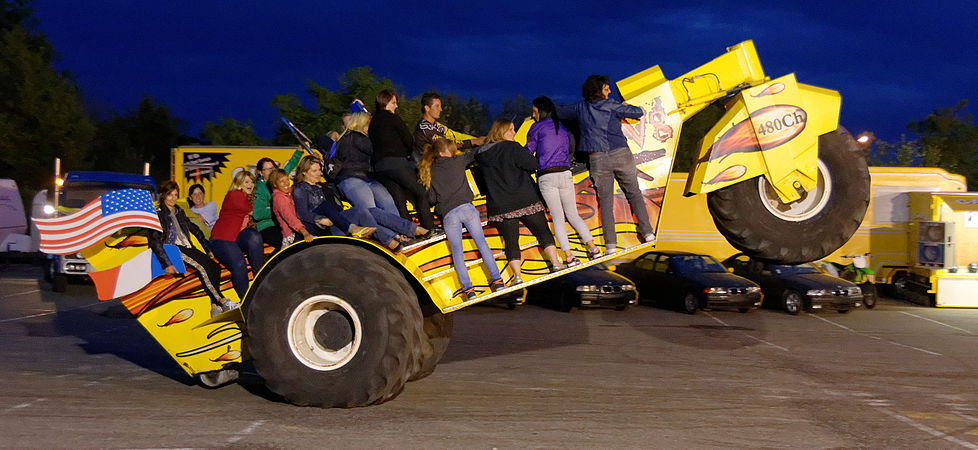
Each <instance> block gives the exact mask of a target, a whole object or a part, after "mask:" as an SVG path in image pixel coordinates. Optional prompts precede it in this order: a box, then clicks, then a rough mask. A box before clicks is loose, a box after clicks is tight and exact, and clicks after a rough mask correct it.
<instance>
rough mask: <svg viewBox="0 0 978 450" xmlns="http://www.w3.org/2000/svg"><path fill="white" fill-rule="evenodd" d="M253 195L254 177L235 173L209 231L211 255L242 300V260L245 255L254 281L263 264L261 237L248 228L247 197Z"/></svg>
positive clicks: (245, 277)
mask: <svg viewBox="0 0 978 450" xmlns="http://www.w3.org/2000/svg"><path fill="white" fill-rule="evenodd" d="M254 191H255V175H254V174H252V173H251V172H249V171H247V170H242V171H240V172H238V173H236V174H235V175H234V179H233V180H232V181H231V189H230V190H229V191H228V193H227V195H226V196H224V202H223V203H222V204H221V214H220V215H219V216H218V218H217V223H215V224H214V228H213V229H212V230H211V247H212V248H213V249H214V255H215V256H217V261H218V262H220V263H221V264H223V265H224V267H226V268H227V269H228V270H229V271H230V272H231V284H232V285H233V286H234V291H235V292H237V293H238V298H239V299H243V298H244V296H245V293H246V292H248V267H247V265H246V264H245V256H246V255H247V258H248V263H250V264H251V274H252V275H253V276H256V277H257V276H258V271H259V270H260V269H261V266H262V265H264V264H265V248H264V243H263V242H262V239H261V234H260V233H259V232H258V230H257V229H255V228H254V225H252V224H251V222H252V218H251V212H252V211H253V210H254V206H253V205H252V200H251V199H250V198H249V197H250V196H253V195H254Z"/></svg>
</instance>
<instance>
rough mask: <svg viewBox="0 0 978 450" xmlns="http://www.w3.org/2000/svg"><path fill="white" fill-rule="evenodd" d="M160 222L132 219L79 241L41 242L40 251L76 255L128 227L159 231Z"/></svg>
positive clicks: (112, 224) (100, 230) (97, 231)
mask: <svg viewBox="0 0 978 450" xmlns="http://www.w3.org/2000/svg"><path fill="white" fill-rule="evenodd" d="M158 226H159V221H158V220H157V221H151V220H147V219H132V220H123V221H116V222H112V223H107V224H104V225H103V226H102V227H100V228H98V229H96V230H93V231H92V232H91V233H89V234H88V235H87V237H86V238H85V239H82V240H78V239H77V238H75V239H66V240H62V239H58V240H45V239H42V240H41V245H40V250H41V251H42V252H45V253H54V252H58V253H60V254H68V253H75V252H78V251H81V250H84V249H85V248H88V247H91V246H92V245H95V244H97V243H99V242H100V241H102V240H103V239H105V238H107V237H109V236H111V235H112V233H115V232H116V231H118V230H120V229H122V228H126V227H144V228H154V229H158V228H157V227H158Z"/></svg>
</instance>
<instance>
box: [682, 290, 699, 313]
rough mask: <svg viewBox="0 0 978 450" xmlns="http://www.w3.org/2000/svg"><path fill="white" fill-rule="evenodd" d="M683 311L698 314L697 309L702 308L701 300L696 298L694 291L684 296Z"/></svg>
mask: <svg viewBox="0 0 978 450" xmlns="http://www.w3.org/2000/svg"><path fill="white" fill-rule="evenodd" d="M682 306H683V312H684V313H686V314H696V311H697V310H699V309H700V300H699V299H698V298H696V294H694V293H692V292H687V293H686V296H685V297H683V305H682Z"/></svg>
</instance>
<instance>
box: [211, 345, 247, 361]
mask: <svg viewBox="0 0 978 450" xmlns="http://www.w3.org/2000/svg"><path fill="white" fill-rule="evenodd" d="M240 357H241V352H240V351H238V350H231V346H230V345H229V346H228V351H226V352H224V354H223V355H221V356H218V357H217V359H212V360H211V362H222V361H234V360H236V359H238V358H240Z"/></svg>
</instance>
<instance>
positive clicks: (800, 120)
mask: <svg viewBox="0 0 978 450" xmlns="http://www.w3.org/2000/svg"><path fill="white" fill-rule="evenodd" d="M807 119H808V115H807V113H805V110H803V109H801V108H799V107H797V106H795V105H771V106H765V107H764V108H761V109H759V110H757V111H755V112H754V113H753V114H751V116H750V118H749V119H747V120H744V121H742V122H740V123H738V124H736V125H734V126H733V127H731V128H730V129H729V130H727V132H726V133H723V136H720V139H717V141H716V143H714V144H713V150H712V151H711V152H710V161H722V160H724V159H725V158H726V157H728V156H730V155H732V154H734V153H750V152H759V151H761V150H768V149H771V148H774V147H777V146H779V145H781V144H784V143H785V142H788V141H790V140H792V139H794V138H795V137H796V136H798V135H799V134H800V133H801V132H802V130H804V129H805V123H806V121H807Z"/></svg>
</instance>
